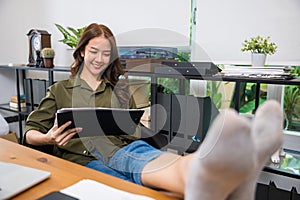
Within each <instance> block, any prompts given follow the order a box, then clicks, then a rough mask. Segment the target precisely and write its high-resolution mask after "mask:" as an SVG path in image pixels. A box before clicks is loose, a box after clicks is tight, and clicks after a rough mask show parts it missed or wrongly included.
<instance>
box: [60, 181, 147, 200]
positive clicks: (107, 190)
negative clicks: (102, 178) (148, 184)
mask: <svg viewBox="0 0 300 200" xmlns="http://www.w3.org/2000/svg"><path fill="white" fill-rule="evenodd" d="M60 192H62V193H65V194H67V195H69V196H72V197H75V198H78V199H80V200H90V199H110V200H120V199H121V200H151V199H152V198H150V197H147V196H142V195H137V194H132V193H129V192H125V191H123V190H119V189H116V188H113V187H110V186H107V185H104V184H102V183H99V182H97V181H94V180H89V179H85V180H81V181H79V182H77V183H75V184H74V185H71V186H69V187H67V188H65V189H63V190H61V191H60ZM152 200H153V199H152Z"/></svg>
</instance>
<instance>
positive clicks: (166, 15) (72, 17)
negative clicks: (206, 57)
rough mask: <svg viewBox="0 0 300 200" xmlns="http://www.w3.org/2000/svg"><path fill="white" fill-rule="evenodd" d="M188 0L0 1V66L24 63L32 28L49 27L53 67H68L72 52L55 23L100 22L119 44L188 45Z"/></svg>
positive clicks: (77, 25)
mask: <svg viewBox="0 0 300 200" xmlns="http://www.w3.org/2000/svg"><path fill="white" fill-rule="evenodd" d="M189 15H190V1H189V0H179V1H176V3H175V1H174V0H163V1H161V0H151V1H146V0H127V1H124V0H109V1H107V0H105V1H104V0H85V1H81V0H26V1H22V0H0V27H1V29H0V35H1V37H0V44H1V45H0V55H1V57H0V64H5V63H10V62H13V63H27V59H28V58H27V55H28V41H27V36H26V34H27V33H28V31H29V30H30V29H33V28H37V29H42V30H47V31H48V32H49V33H50V34H51V39H52V47H53V48H54V49H55V51H56V57H55V65H57V66H62V65H67V66H68V65H70V64H71V63H70V62H71V58H70V57H71V53H70V52H69V51H68V50H67V46H65V45H64V44H62V43H60V42H58V40H59V39H62V38H63V36H62V34H61V33H60V32H59V31H58V30H57V28H56V27H55V25H54V23H59V24H61V25H63V26H72V27H75V28H76V27H78V28H79V27H82V26H86V25H88V24H89V23H91V22H97V23H103V24H106V25H107V26H109V27H110V28H111V29H112V31H113V32H114V33H115V35H116V37H117V40H118V44H119V45H161V46H188V45H189Z"/></svg>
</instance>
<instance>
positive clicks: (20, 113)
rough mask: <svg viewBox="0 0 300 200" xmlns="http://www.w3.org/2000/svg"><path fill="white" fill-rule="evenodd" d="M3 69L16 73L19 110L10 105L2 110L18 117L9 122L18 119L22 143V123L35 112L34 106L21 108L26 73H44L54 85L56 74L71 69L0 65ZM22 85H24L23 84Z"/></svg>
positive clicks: (1, 107)
mask: <svg viewBox="0 0 300 200" xmlns="http://www.w3.org/2000/svg"><path fill="white" fill-rule="evenodd" d="M1 69H8V70H13V71H14V76H15V79H16V85H15V87H16V92H17V97H18V108H17V109H12V108H10V106H9V103H6V104H0V109H1V110H5V111H9V112H12V113H15V114H16V116H13V117H10V118H9V120H8V121H11V122H13V119H16V118H17V119H18V120H17V121H18V123H19V132H20V138H19V141H20V142H21V141H22V139H23V126H22V121H23V120H24V119H26V117H27V115H28V114H29V113H30V112H31V111H33V110H34V105H33V104H31V105H27V106H26V108H25V109H24V108H22V109H21V106H20V101H19V100H20V93H21V87H23V91H24V84H23V83H22V82H23V80H24V79H26V71H44V72H46V73H48V81H49V85H52V84H53V83H54V72H70V69H69V68H68V67H58V66H55V67H54V68H37V67H29V66H8V65H0V70H1ZM21 83H22V84H21ZM32 95H33V92H31V94H30V96H31V97H32ZM32 98H33V97H32Z"/></svg>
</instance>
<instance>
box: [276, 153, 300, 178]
mask: <svg viewBox="0 0 300 200" xmlns="http://www.w3.org/2000/svg"><path fill="white" fill-rule="evenodd" d="M280 169H282V170H285V171H288V172H292V173H295V174H299V170H300V159H299V158H298V157H296V156H292V155H289V154H287V155H286V157H285V158H284V159H283V161H282V164H281V166H280Z"/></svg>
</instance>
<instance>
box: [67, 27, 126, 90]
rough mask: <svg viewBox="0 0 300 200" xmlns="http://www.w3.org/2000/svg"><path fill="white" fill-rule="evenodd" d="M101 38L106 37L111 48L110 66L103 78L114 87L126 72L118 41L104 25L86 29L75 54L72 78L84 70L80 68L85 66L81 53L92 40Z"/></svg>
mask: <svg viewBox="0 0 300 200" xmlns="http://www.w3.org/2000/svg"><path fill="white" fill-rule="evenodd" d="M99 36H104V37H105V38H106V39H108V40H109V42H110V46H111V56H110V64H109V66H108V68H107V69H106V70H105V71H104V73H103V75H102V76H103V77H105V78H107V79H108V80H109V81H110V82H111V83H112V84H113V85H116V84H117V82H118V80H119V79H118V77H119V76H120V75H123V74H124V73H125V72H124V70H123V69H122V65H121V61H120V58H119V55H118V49H117V44H116V39H115V37H114V35H113V33H112V31H111V30H110V29H109V28H108V27H107V26H105V25H103V24H97V23H92V24H90V25H88V26H87V27H86V28H85V30H84V32H83V33H82V35H81V37H80V39H79V41H78V44H77V46H76V49H75V51H74V53H73V57H74V63H73V64H72V65H71V76H75V75H76V74H77V73H78V71H79V70H82V69H80V67H81V65H82V64H83V61H84V58H83V57H82V56H81V53H80V52H82V51H84V49H85V47H86V46H87V44H88V43H89V41H90V40H91V39H93V38H95V37H99Z"/></svg>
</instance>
